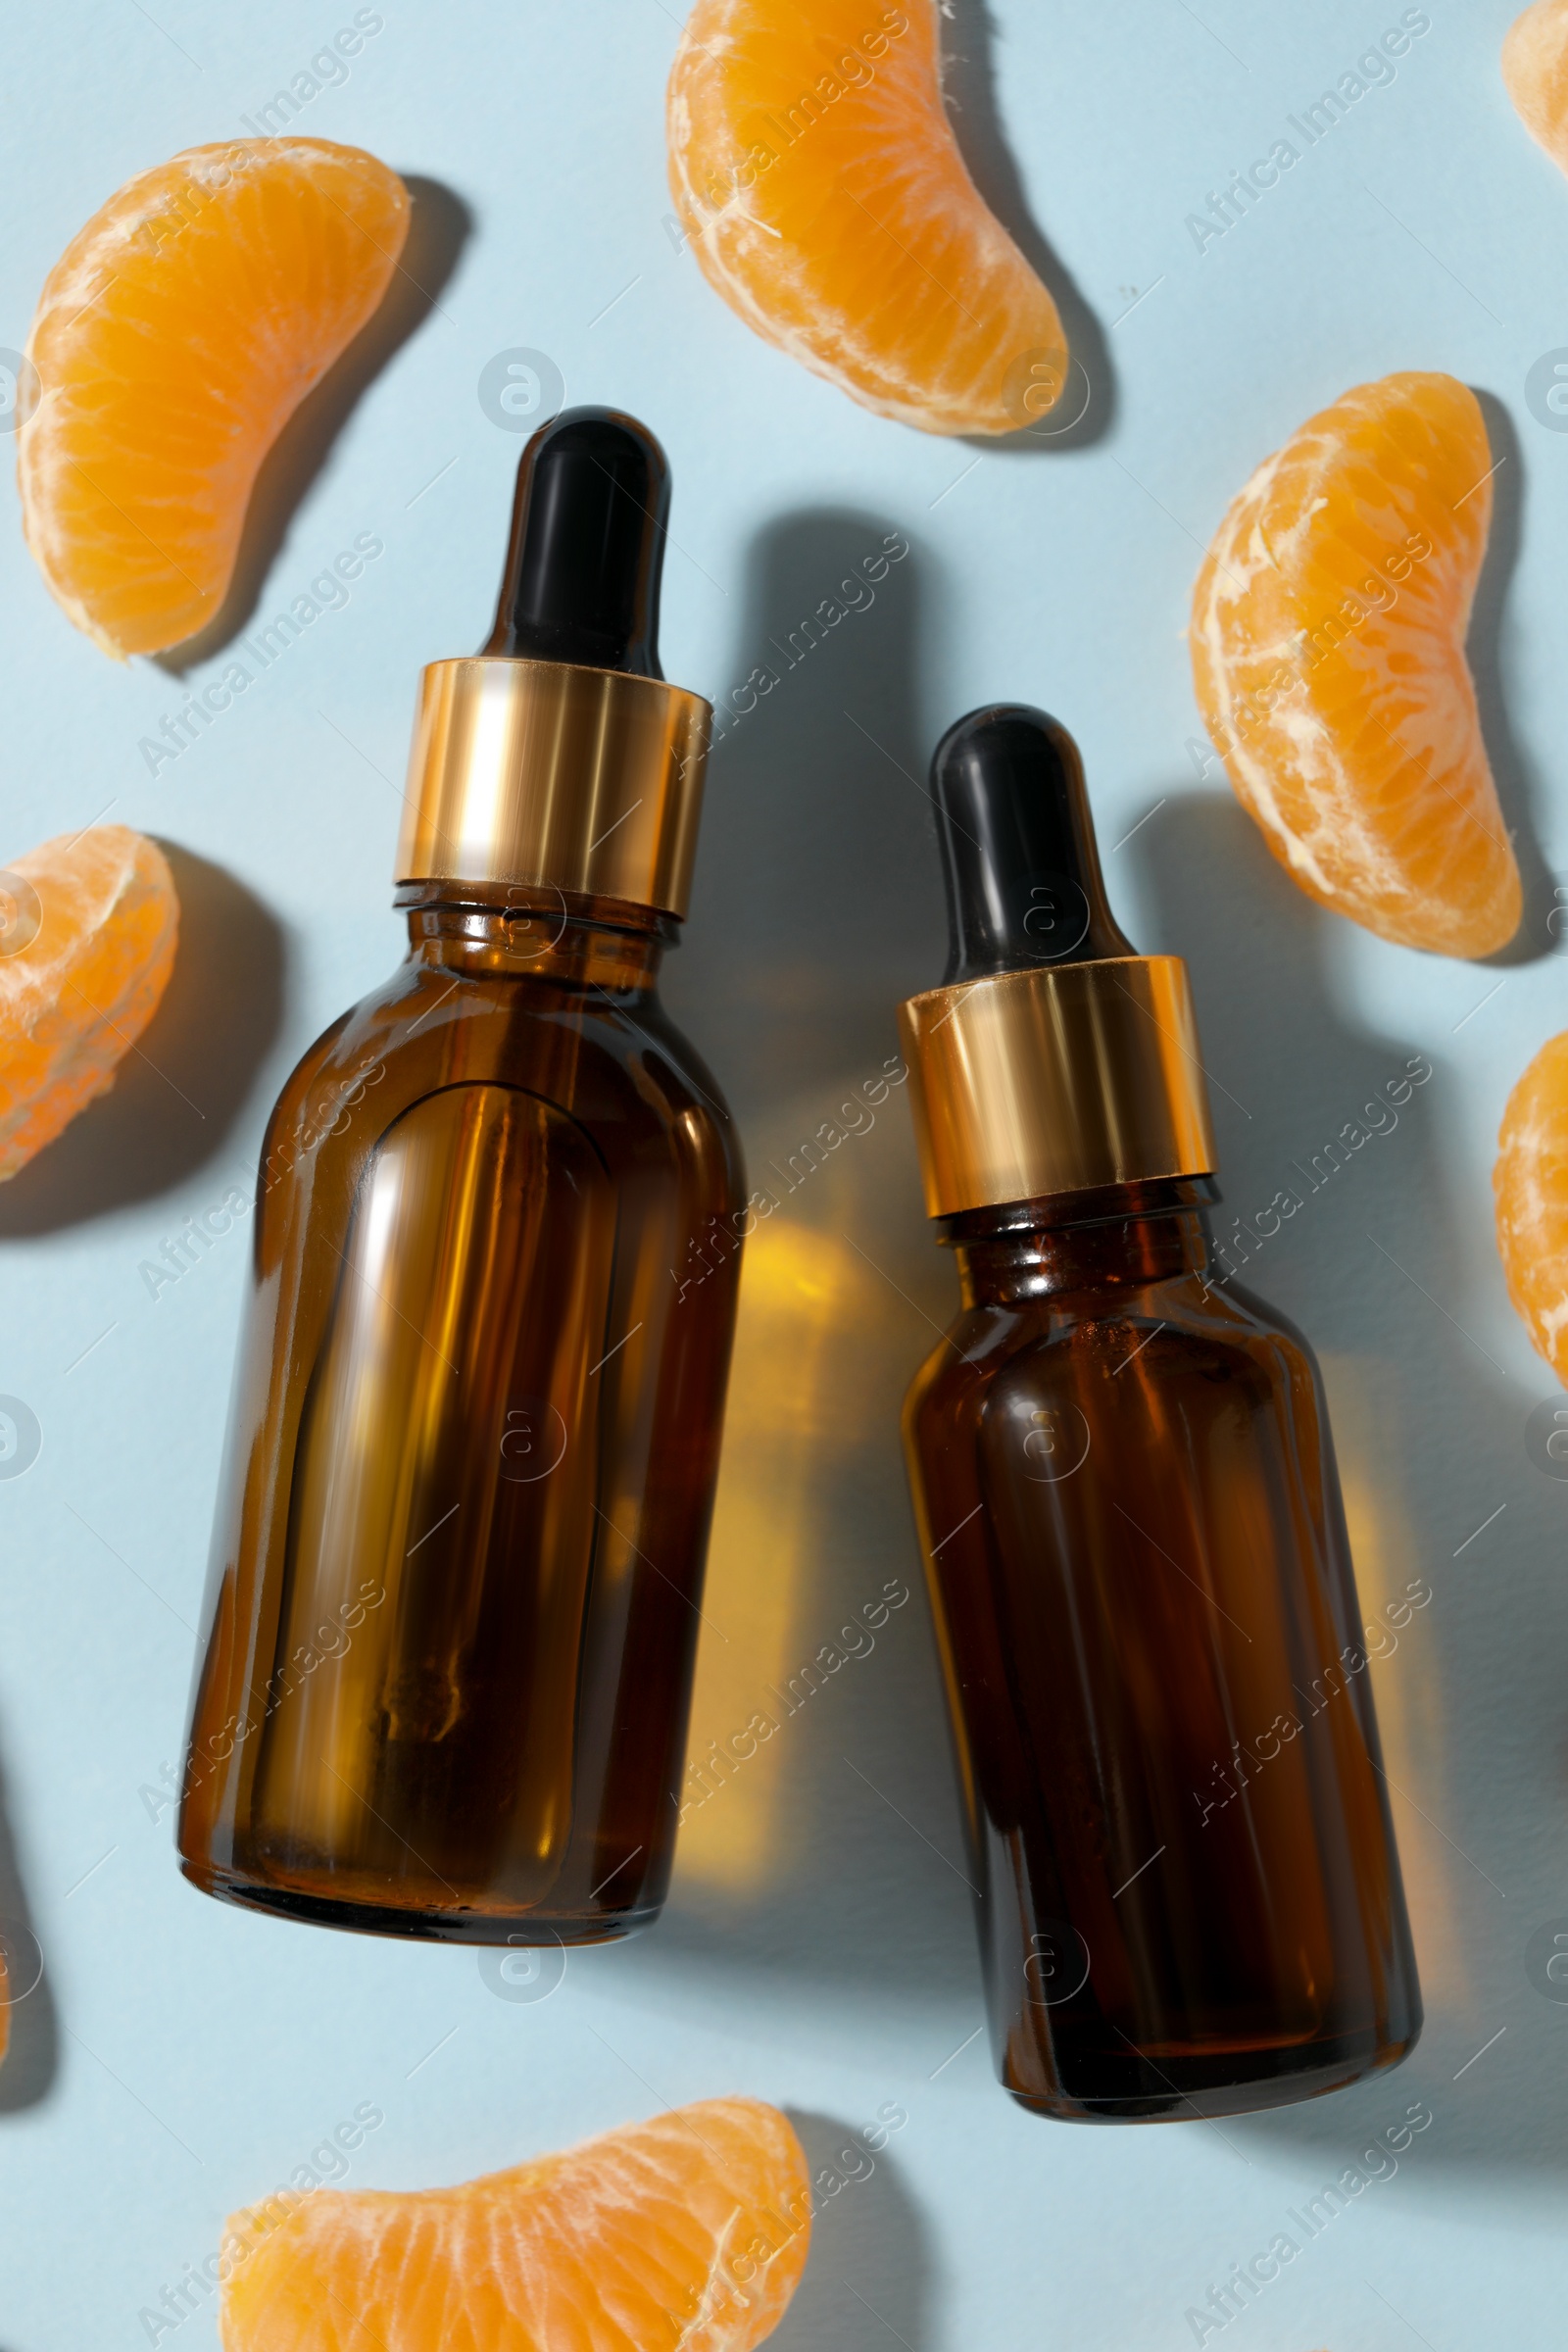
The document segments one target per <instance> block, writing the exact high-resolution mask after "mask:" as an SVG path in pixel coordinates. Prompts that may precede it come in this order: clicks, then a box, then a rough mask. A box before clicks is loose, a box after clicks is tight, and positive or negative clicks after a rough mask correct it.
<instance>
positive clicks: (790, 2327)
mask: <svg viewBox="0 0 1568 2352" xmlns="http://www.w3.org/2000/svg"><path fill="white" fill-rule="evenodd" d="M787 2112H788V2114H789V2119H790V2121H791V2123H792V2124H793V2125H794V2126H795V2129H796V2131H798V2132H799V2134H800V2138H801V2144H802V2146H803V2147H804V2148H805V2150H806V2159H807V2170H808V2172H809V2175H810V2178H811V2180H812V2183H813V2190H814V2193H813V2203H814V2205H815V2215H814V2218H813V2221H812V2226H811V2255H810V2260H809V2263H808V2265H807V2268H806V2275H805V2277H804V2278H802V2280H801V2283H800V2285H799V2287H797V2289H796V2292H795V2299H794V2301H793V2302H792V2303H791V2305H790V2307H789V2310H788V2311H787V2312H786V2313H785V2315H784V2317H783V2319H782V2320H781V2321H780V2322H779V2325H778V2329H777V2332H776V2333H775V2334H774V2335H773V2336H771V2337H770V2338H769V2341H770V2342H771V2343H773V2344H774V2345H776V2346H777V2352H864V2346H865V2344H866V2341H867V2335H868V2330H867V2327H866V2322H867V2320H868V2319H872V2320H879V2321H880V2322H881V2324H882V2327H883V2328H885V2329H886V2330H888V2332H889V2333H891V2334H892V2335H893V2336H895V2337H896V2338H897V2339H898V2340H899V2341H900V2342H902V2343H904V2344H906V2345H907V2347H908V2352H931V2347H932V2346H933V2345H934V2343H935V2341H936V2338H935V2335H934V2334H933V2332H932V2328H931V2325H930V2320H929V2317H928V2306H929V2302H930V2294H931V2275H932V2262H931V2250H930V2246H929V2243H928V2240H927V2235H926V2229H925V2224H924V2222H923V2220H922V2218H921V2215H920V2210H919V2208H918V2206H917V2205H916V2204H915V2202H914V2199H913V2198H912V2197H911V2196H910V2195H909V2192H908V2190H907V2188H906V2187H905V2186H904V2183H903V2182H902V2180H900V2179H899V2177H898V2174H897V2172H896V2170H895V2169H894V2166H893V2165H892V2163H891V2162H890V2160H889V2158H888V2156H887V2154H886V2153H885V2152H884V2153H882V2154H880V2155H878V2156H876V2157H875V2158H874V2159H873V2158H871V2157H869V2156H868V2155H867V2153H866V2150H865V2148H864V2147H863V2146H862V2145H861V2144H860V2142H859V2139H858V2135H857V2134H856V2132H854V2131H846V2129H845V2127H844V2125H843V2124H841V2123H838V2122H836V2121H835V2120H834V2119H833V2118H832V2117H831V2116H825V2115H814V2114H803V2113H802V2112H801V2111H800V2110H799V2109H798V2108H794V2107H792V2108H790V2109H789V2110H788V2111H787ZM830 2175H831V2183H832V2184H830V2183H829V2176H830ZM869 2332H870V2333H875V2330H874V2329H872V2330H870V2331H869Z"/></svg>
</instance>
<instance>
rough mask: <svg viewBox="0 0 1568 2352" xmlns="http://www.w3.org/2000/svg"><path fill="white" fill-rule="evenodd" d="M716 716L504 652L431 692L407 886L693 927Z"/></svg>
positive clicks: (406, 855)
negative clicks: (569, 899)
mask: <svg viewBox="0 0 1568 2352" xmlns="http://www.w3.org/2000/svg"><path fill="white" fill-rule="evenodd" d="M711 720H712V711H711V706H710V705H709V704H707V703H706V702H704V700H703V699H702V697H701V695H697V694H689V693H687V692H686V691H685V690H684V689H683V688H681V687H679V686H669V685H666V684H665V683H664V681H663V680H662V678H650V677H634V676H631V675H630V674H628V673H627V672H626V671H624V670H619V669H594V668H590V667H587V666H585V665H583V664H580V663H577V662H540V661H534V660H530V659H524V658H519V657H512V656H506V655H498V654H476V655H473V656H472V657H470V658H469V659H467V660H464V661H456V662H431V663H430V664H429V666H428V667H427V668H426V669H425V671H424V673H423V677H422V680H421V684H420V692H419V708H418V715H417V719H416V721H415V728H414V747H413V750H412V753H411V755H410V759H409V778H408V786H407V791H406V794H405V799H404V812H403V828H402V833H401V836H400V838H399V842H398V855H397V873H396V877H395V878H396V880H397V881H399V882H426V881H439V880H454V881H465V882H516V883H524V884H533V885H536V886H545V887H551V886H553V887H554V888H556V889H558V890H570V891H581V892H584V893H588V894H592V895H593V896H595V897H599V898H610V899H629V900H631V901H632V902H633V903H634V904H636V905H638V906H642V907H658V908H660V909H661V910H662V912H664V913H666V914H673V915H676V916H678V917H684V915H685V913H686V908H687V904H688V900H689V898H690V894H691V878H692V862H693V859H694V858H695V856H696V851H697V827H698V821H699V819H700V817H701V814H702V803H703V779H704V774H705V771H706V768H707V762H708V741H709V729H710V726H711Z"/></svg>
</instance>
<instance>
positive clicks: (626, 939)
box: [397, 882, 680, 997]
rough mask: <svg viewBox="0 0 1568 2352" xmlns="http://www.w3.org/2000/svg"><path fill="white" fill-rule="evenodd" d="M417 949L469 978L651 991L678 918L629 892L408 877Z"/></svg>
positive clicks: (422, 957) (400, 900)
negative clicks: (616, 894)
mask: <svg viewBox="0 0 1568 2352" xmlns="http://www.w3.org/2000/svg"><path fill="white" fill-rule="evenodd" d="M397 904H398V906H399V907H401V908H402V909H403V910H404V911H405V912H406V913H407V915H408V918H409V943H410V947H409V952H410V955H411V956H412V957H413V958H414V959H415V960H416V961H417V962H420V963H428V964H439V965H441V966H443V967H444V968H446V969H448V970H451V971H454V972H462V973H464V974H465V975H466V976H468V977H470V978H475V979H478V978H488V979H495V980H541V981H545V982H548V983H549V984H550V985H551V986H553V987H556V988H566V989H571V988H581V989H599V990H603V991H604V992H605V993H606V994H608V995H610V996H643V997H647V996H652V995H653V994H654V992H655V990H656V989H657V987H658V985H659V967H660V964H661V962H662V959H663V954H664V950H665V948H666V947H668V946H671V945H672V944H673V943H674V941H675V940H676V939H677V938H678V936H679V931H680V926H679V924H678V923H677V922H676V921H675V920H674V918H673V917H672V916H670V915H667V914H661V913H660V912H659V911H658V910H657V909H656V908H654V907H634V906H632V905H631V904H630V903H629V902H627V901H626V900H622V899H595V898H585V897H583V896H581V895H580V894H579V893H577V892H575V891H561V890H551V889H532V888H526V887H524V886H523V885H521V884H516V883H514V884H510V885H502V884H495V883H476V882H409V883H405V884H404V885H403V886H402V888H401V889H400V890H399V892H398V894H397Z"/></svg>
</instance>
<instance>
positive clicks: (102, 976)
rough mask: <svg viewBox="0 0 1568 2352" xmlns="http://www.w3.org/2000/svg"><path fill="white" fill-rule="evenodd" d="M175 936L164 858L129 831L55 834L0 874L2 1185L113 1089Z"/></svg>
mask: <svg viewBox="0 0 1568 2352" xmlns="http://www.w3.org/2000/svg"><path fill="white" fill-rule="evenodd" d="M178 931H179V901H178V899H177V898H176V897H175V895H174V878H173V876H172V874H171V872H170V870H169V860H168V859H167V858H165V856H164V853H163V851H162V850H161V849H160V848H159V847H158V844H157V843H156V842H154V841H149V840H148V839H147V837H146V835H145V834H143V833H133V832H132V831H131V829H130V827H129V826H128V825H98V826H95V827H93V828H92V829H91V830H89V831H88V832H85V833H78V834H73V835H65V834H62V835H61V836H60V838H59V839H58V840H56V841H46V842H45V843H44V844H43V846H42V847H41V848H40V849H36V850H29V851H28V852H27V854H26V856H25V858H18V859H17V860H16V863H15V864H14V865H13V866H12V867H11V868H10V869H9V871H7V872H5V873H0V1183H4V1181H5V1180H6V1178H7V1177H10V1176H15V1175H16V1173H17V1171H18V1169H19V1168H23V1167H25V1166H26V1163H27V1161H28V1160H29V1159H31V1157H32V1155H33V1153H34V1152H39V1151H41V1150H42V1149H43V1147H44V1145H45V1144H51V1143H53V1141H54V1139H55V1137H56V1136H57V1135H58V1134H59V1133H60V1131H61V1129H62V1128H63V1127H66V1126H69V1125H70V1123H71V1121H72V1120H73V1118H74V1117H75V1115H76V1113H77V1111H79V1110H84V1109H85V1108H86V1106H87V1104H88V1103H90V1102H92V1100H93V1098H94V1097H95V1096H97V1095H102V1094H107V1093H108V1091H109V1089H110V1087H112V1086H113V1085H114V1083H115V1069H116V1066H117V1064H118V1063H119V1062H120V1060H121V1058H122V1056H123V1054H127V1053H128V1052H129V1051H130V1049H131V1047H132V1046H133V1045H134V1044H135V1042H136V1040H137V1038H138V1037H140V1035H141V1033H142V1031H143V1030H144V1029H145V1028H146V1026H147V1024H148V1022H149V1021H150V1020H151V1019H152V1017H153V1014H154V1013H155V1012H156V1011H157V1009H158V1005H159V1000H160V999H161V997H162V996H163V993H164V990H165V989H166V988H167V987H168V985H169V975H170V973H171V972H172V969H173V966H174V946H175V942H176V939H177V937H178Z"/></svg>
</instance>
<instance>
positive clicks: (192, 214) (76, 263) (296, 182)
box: [17, 138, 409, 658]
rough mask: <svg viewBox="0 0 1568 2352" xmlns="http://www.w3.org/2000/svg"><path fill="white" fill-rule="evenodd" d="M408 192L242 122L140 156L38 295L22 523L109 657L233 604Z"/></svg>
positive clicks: (60, 590) (391, 256)
mask: <svg viewBox="0 0 1568 2352" xmlns="http://www.w3.org/2000/svg"><path fill="white" fill-rule="evenodd" d="M408 227H409V196H408V190H407V189H406V188H405V187H404V185H403V182H402V180H401V179H399V177H398V175H397V173H396V172H390V171H388V169H387V167H386V166H385V164H381V163H377V161H376V159H375V157H374V156H373V155H366V154H365V153H363V151H362V150H361V149H360V148H358V147H340V146H337V145H335V144H334V143H333V142H332V141H330V140H327V139H288V138H277V139H239V140H235V141H231V142H229V143H228V144H226V145H217V146H211V147H192V148H189V149H187V151H186V152H185V153H184V154H183V155H176V156H175V157H174V158H173V160H172V162H171V163H167V164H160V165H159V166H158V167H157V169H156V170H154V171H151V172H139V173H138V174H137V176H136V177H135V178H134V179H130V180H127V181H126V183H125V185H124V186H123V188H121V189H120V190H119V192H118V193H117V194H116V195H114V196H112V197H111V198H110V199H109V202H108V203H107V204H106V205H105V206H104V207H103V208H102V210H101V211H99V212H97V213H95V214H94V215H93V217H92V219H91V220H90V221H88V222H87V225H86V226H85V228H83V229H82V230H81V231H80V232H79V233H78V234H77V235H76V236H75V237H73V239H72V241H71V243H70V245H68V246H67V248H66V250H65V252H64V253H63V254H62V256H61V258H60V260H59V261H58V262H57V263H56V265H55V267H54V269H53V270H51V271H50V273H49V276H48V278H47V280H46V281H45V284H44V289H43V292H42V294H41V295H40V296H39V298H38V308H37V311H36V313H35V314H34V317H33V321H32V328H31V332H30V334H29V336H28V339H27V356H28V358H29V359H30V360H31V362H32V364H33V366H34V368H36V369H37V371H38V379H39V386H40V390H39V396H38V400H37V405H36V407H35V408H34V410H33V412H32V414H31V416H30V417H28V418H27V420H26V422H25V424H24V425H23V427H22V430H21V433H20V435H19V441H18V457H17V465H18V474H19V479H20V482H21V488H22V518H23V528H24V529H25V533H26V537H27V544H28V546H29V547H30V548H31V550H32V552H33V555H34V556H35V557H36V559H37V561H38V565H39V568H40V569H41V571H42V572H43V576H44V578H45V579H46V580H47V582H48V583H49V587H50V589H51V590H52V592H53V593H54V595H55V597H56V598H57V599H58V600H59V602H60V603H61V604H62V605H63V606H64V607H65V610H66V611H67V613H69V614H70V615H71V618H72V619H73V621H74V622H75V624H76V626H77V628H79V629H85V630H86V632H87V634H88V635H89V636H90V637H93V638H95V639H96V640H97V642H98V644H99V645H101V646H102V647H103V648H104V650H105V652H106V653H110V654H114V655H116V656H118V657H121V658H123V657H124V656H125V655H127V654H146V653H155V652H157V651H159V650H160V649H161V648H163V647H165V646H171V645H177V644H179V643H180V642H181V640H182V639H184V638H187V637H190V636H193V635H194V634H195V633H196V631H197V630H198V629H201V628H203V627H205V626H206V624H207V623H208V622H209V621H210V620H212V619H213V618H214V616H215V615H216V614H217V613H218V612H219V610H220V609H221V605H222V602H223V597H224V595H225V593H226V591H227V588H228V583H229V580H230V578H231V576H232V574H233V569H234V561H235V557H236V556H237V554H238V551H239V542H240V531H241V527H242V525H243V523H244V519H245V510H246V507H247V506H248V504H249V503H250V495H251V490H252V488H253V486H254V484H255V480H256V476H257V473H258V471H259V469H260V467H261V464H262V461H263V459H264V458H265V457H266V455H267V453H268V451H269V450H270V448H271V446H272V443H273V442H274V441H275V440H276V438H277V436H278V434H279V432H280V431H281V430H282V428H283V426H284V424H285V423H286V422H287V421H288V418H289V417H291V416H292V415H293V413H294V411H295V410H296V409H297V408H298V407H299V405H300V402H301V401H302V400H303V399H304V398H305V396H306V394H307V393H308V392H309V391H310V390H311V388H312V386H313V385H315V384H316V383H318V382H319V380H320V378H321V377H322V376H323V375H324V374H325V372H326V370H327V368H329V367H330V366H331V365H332V362H333V361H334V360H335V359H336V358H337V357H338V355H339V353H340V352H342V351H343V350H344V348H345V347H346V346H347V345H348V344H349V343H350V342H351V341H352V340H353V338H354V337H355V336H356V335H357V334H358V333H359V331H360V329H361V327H362V326H364V324H365V322H366V320H367V319H368V318H369V317H370V314H371V312H372V311H374V309H375V307H376V305H377V304H378V303H379V302H380V300H381V297H382V295H383V294H384V293H385V291H386V287H387V283H388V281H389V279H390V278H391V275H392V271H393V270H394V269H395V268H396V266H397V259H398V255H399V254H400V253H401V251H402V249H403V242H404V239H405V237H406V236H407V234H408Z"/></svg>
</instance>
